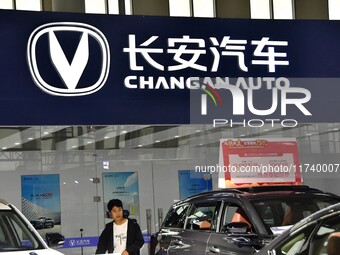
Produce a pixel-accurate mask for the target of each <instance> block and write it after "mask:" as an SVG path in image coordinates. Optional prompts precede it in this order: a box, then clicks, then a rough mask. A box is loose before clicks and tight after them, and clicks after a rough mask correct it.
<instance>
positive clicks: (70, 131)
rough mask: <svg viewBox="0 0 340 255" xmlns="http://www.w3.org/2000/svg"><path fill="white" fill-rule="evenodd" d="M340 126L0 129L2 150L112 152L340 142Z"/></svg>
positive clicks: (330, 124) (27, 127)
mask: <svg viewBox="0 0 340 255" xmlns="http://www.w3.org/2000/svg"><path fill="white" fill-rule="evenodd" d="M339 135H340V123H314V124H299V125H297V126H296V127H292V128H288V127H286V128H284V127H281V126H276V127H271V126H270V125H269V124H267V125H263V126H261V127H244V126H243V125H234V126H233V127H230V126H227V125H223V126H219V127H213V126H212V125H112V126H22V127H18V126H15V127H14V126H9V127H4V126H3V127H0V150H1V151H2V152H6V151H31V150H59V149H62V150H93V149H96V150H111V149H115V150H117V149H127V148H129V149H143V148H148V149H150V148H178V147H182V146H190V147H197V146H205V147H216V146H218V144H219V140H220V139H222V138H256V137H268V138H280V137H290V138H296V139H297V140H300V142H310V141H317V142H320V143H339V139H340V137H339Z"/></svg>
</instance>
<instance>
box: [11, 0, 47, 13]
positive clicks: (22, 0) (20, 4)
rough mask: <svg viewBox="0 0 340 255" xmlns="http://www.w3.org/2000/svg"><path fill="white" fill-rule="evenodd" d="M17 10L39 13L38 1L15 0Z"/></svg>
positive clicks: (39, 5)
mask: <svg viewBox="0 0 340 255" xmlns="http://www.w3.org/2000/svg"><path fill="white" fill-rule="evenodd" d="M16 8H17V10H27V11H41V10H42V8H41V1H40V0H16Z"/></svg>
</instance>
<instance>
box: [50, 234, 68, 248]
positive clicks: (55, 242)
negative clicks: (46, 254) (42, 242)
mask: <svg viewBox="0 0 340 255" xmlns="http://www.w3.org/2000/svg"><path fill="white" fill-rule="evenodd" d="M45 238H46V243H47V245H48V246H49V247H52V248H61V247H62V246H63V245H64V243H65V237H64V236H63V235H62V234H60V233H57V232H53V233H46V235H45Z"/></svg>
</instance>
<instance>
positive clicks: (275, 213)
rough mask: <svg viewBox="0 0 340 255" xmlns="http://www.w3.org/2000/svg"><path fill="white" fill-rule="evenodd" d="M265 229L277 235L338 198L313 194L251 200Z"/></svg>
mask: <svg viewBox="0 0 340 255" xmlns="http://www.w3.org/2000/svg"><path fill="white" fill-rule="evenodd" d="M251 202H252V204H253V206H254V208H255V210H256V211H257V213H258V215H259V216H260V218H261V219H262V221H263V223H264V225H265V227H266V229H267V231H268V232H269V233H272V234H274V235H279V234H281V233H282V231H284V230H286V229H287V228H289V226H292V225H293V224H295V223H297V222H298V221H300V220H302V219H303V218H305V217H307V216H309V215H311V214H312V213H314V212H316V211H318V210H320V209H323V208H326V207H327V206H329V205H332V204H336V203H338V202H339V199H336V198H331V197H321V196H320V197H315V196H291V197H271V198H268V199H267V198H266V199H263V198H262V199H256V200H252V201H251Z"/></svg>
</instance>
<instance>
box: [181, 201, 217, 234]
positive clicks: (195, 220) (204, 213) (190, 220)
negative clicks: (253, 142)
mask: <svg viewBox="0 0 340 255" xmlns="http://www.w3.org/2000/svg"><path fill="white" fill-rule="evenodd" d="M215 208H216V203H214V204H203V205H193V206H192V208H191V210H190V213H189V215H188V217H187V219H186V225H185V228H186V229H191V230H202V231H203V230H214V229H215V223H214V214H215Z"/></svg>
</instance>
